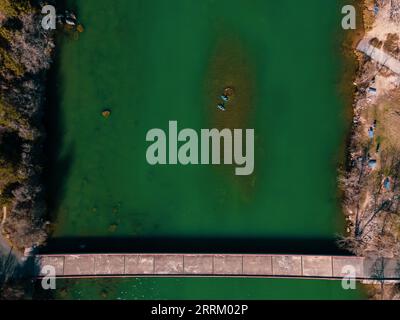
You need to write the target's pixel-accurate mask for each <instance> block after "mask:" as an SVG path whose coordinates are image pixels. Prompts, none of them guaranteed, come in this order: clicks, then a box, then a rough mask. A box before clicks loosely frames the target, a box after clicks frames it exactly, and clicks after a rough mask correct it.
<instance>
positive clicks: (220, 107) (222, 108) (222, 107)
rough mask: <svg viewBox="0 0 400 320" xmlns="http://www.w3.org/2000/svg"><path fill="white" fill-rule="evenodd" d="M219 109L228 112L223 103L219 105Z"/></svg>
mask: <svg viewBox="0 0 400 320" xmlns="http://www.w3.org/2000/svg"><path fill="white" fill-rule="evenodd" d="M217 108H218V109H219V110H222V111H226V108H225V106H224V105H223V104H222V103H219V104H218V105H217Z"/></svg>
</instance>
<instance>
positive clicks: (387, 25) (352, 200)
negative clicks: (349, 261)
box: [339, 0, 400, 299]
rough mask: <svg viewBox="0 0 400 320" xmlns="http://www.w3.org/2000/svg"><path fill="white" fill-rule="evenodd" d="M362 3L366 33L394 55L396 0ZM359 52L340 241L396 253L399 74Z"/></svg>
mask: <svg viewBox="0 0 400 320" xmlns="http://www.w3.org/2000/svg"><path fill="white" fill-rule="evenodd" d="M365 3H366V7H365V10H364V18H365V19H366V20H365V23H366V26H365V27H366V28H365V29H366V30H367V34H366V37H368V38H370V39H372V41H371V42H370V43H371V44H373V45H374V46H379V47H383V48H384V50H386V51H388V52H390V53H391V54H392V55H396V53H398V47H399V37H398V35H397V34H396V32H393V30H397V26H395V27H393V28H391V27H392V26H393V24H398V23H399V21H400V20H399V14H400V0H391V1H386V2H382V1H377V2H376V4H377V5H378V14H377V15H376V16H374V14H373V12H374V11H373V8H374V1H370V0H366V1H365ZM371 6H372V7H371ZM371 12H372V16H371ZM382 25H383V27H382ZM358 57H359V58H360V59H359V63H360V65H359V73H358V76H357V78H356V81H355V84H356V93H355V102H354V118H353V130H352V133H353V135H352V138H351V143H350V146H349V150H348V153H349V163H348V166H347V169H346V170H344V171H343V172H342V173H341V174H340V178H339V182H340V185H341V187H342V189H343V191H344V199H343V209H344V212H345V214H346V220H347V221H348V228H347V235H346V236H344V237H343V238H342V239H341V240H340V241H339V243H340V244H341V245H342V246H343V247H345V248H347V249H349V250H350V251H352V252H353V253H354V254H356V255H360V256H364V257H374V259H375V258H377V259H383V258H399V257H400V242H399V239H400V76H399V75H397V74H394V73H392V72H391V71H390V70H388V69H387V68H386V67H383V66H381V65H379V64H378V63H376V62H374V61H371V60H370V59H369V58H368V57H365V56H362V55H360V54H358ZM371 88H372V90H371ZM374 89H376V91H374ZM371 131H372V132H373V134H372V135H371ZM374 164H375V166H373V165H374ZM370 289H371V290H370V292H371V294H372V296H373V297H374V298H385V299H388V298H391V299H392V298H397V297H399V296H400V295H399V292H400V291H399V288H398V286H397V285H393V284H391V285H381V286H370Z"/></svg>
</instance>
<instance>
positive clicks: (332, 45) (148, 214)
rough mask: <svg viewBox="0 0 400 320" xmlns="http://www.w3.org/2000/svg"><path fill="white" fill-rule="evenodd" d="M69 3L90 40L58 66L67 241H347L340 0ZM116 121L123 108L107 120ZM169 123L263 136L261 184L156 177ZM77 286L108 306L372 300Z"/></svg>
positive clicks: (259, 285)
mask: <svg viewBox="0 0 400 320" xmlns="http://www.w3.org/2000/svg"><path fill="white" fill-rule="evenodd" d="M69 3H70V5H71V7H72V8H75V9H76V11H77V12H78V14H79V18H80V20H81V21H82V23H83V24H84V26H85V32H84V33H83V34H81V35H80V37H79V40H72V39H68V40H64V41H63V43H62V47H61V53H60V57H59V66H58V67H57V68H58V79H57V83H58V87H57V89H58V104H59V105H57V106H56V108H57V110H58V111H57V110H56V111H54V113H57V112H59V114H57V122H56V124H57V127H56V128H55V129H54V132H53V134H54V137H50V139H53V140H54V143H56V146H55V147H54V150H56V151H57V157H56V159H54V160H55V165H54V166H53V167H52V168H51V170H50V171H51V172H50V173H49V176H51V177H52V178H51V183H50V185H51V192H52V193H53V196H52V199H51V205H50V208H51V210H52V212H51V214H52V215H53V216H55V217H56V219H57V220H56V221H57V223H56V229H55V232H54V235H53V237H54V238H55V239H57V238H60V239H62V238H66V237H68V238H69V237H71V238H74V237H77V238H86V239H87V238H90V237H102V238H106V239H107V238H110V239H111V238H112V239H115V238H117V237H123V238H131V239H132V240H131V241H135V242H137V243H139V244H140V241H141V240H143V239H152V238H155V239H160V245H162V239H171V238H173V239H177V242H179V241H181V242H182V243H185V241H188V240H190V239H197V241H201V239H204V241H207V239H208V240H209V239H219V240H220V241H221V242H223V241H234V240H233V239H239V240H240V239H253V241H254V243H257V242H258V241H259V242H260V243H262V244H263V243H267V242H268V241H278V240H277V239H280V238H282V239H295V241H296V242H297V243H300V244H301V239H304V241H306V240H307V241H308V242H310V239H314V240H313V241H315V245H316V246H317V245H318V241H320V240H324V239H328V240H329V239H332V238H333V237H334V234H335V233H336V232H338V231H340V227H341V216H340V210H339V205H338V200H337V195H336V182H335V179H336V166H337V163H338V161H339V159H340V155H338V153H339V150H340V144H341V143H342V141H343V139H344V131H345V121H344V117H343V113H344V109H345V106H344V104H343V103H342V100H341V98H340V97H339V95H338V86H339V81H340V72H341V57H340V51H339V43H340V34H341V31H340V29H339V28H340V18H341V17H340V5H339V4H340V1H321V0H307V1H302V4H301V5H300V4H299V2H298V1H296V0H284V1H272V0H270V1H267V0H253V1H245V0H229V1H228V0H202V1H194V0H190V1H189V0H174V1H171V0H168V1H167V0H154V1H145V0H143V1H139V0H118V1H106V0H86V1H69ZM225 86H233V87H234V88H235V94H236V95H237V103H238V105H235V108H232V109H233V110H232V109H230V110H229V111H228V112H227V113H226V116H221V113H220V112H219V111H218V110H217V109H216V108H215V105H216V104H217V103H218V96H217V95H216V93H217V92H221V91H222V90H223V89H224V87H225ZM104 109H110V110H111V111H112V112H111V116H110V117H109V118H108V119H104V118H103V117H102V116H101V112H102V110H104ZM223 117H225V118H223ZM169 120H177V121H178V125H179V127H180V129H183V128H185V127H188V128H194V129H196V130H198V129H200V128H212V127H221V126H226V127H228V128H234V127H240V128H254V129H255V132H256V141H255V171H254V173H253V175H252V176H250V177H238V176H234V172H233V168H223V167H221V166H220V167H216V166H186V167H185V166H181V165H178V166H172V165H170V166H150V165H149V164H148V163H147V162H146V157H145V155H146V148H147V147H148V145H149V144H148V143H147V142H146V141H145V136H146V133H147V131H148V130H149V129H152V128H157V127H158V128H162V129H164V130H167V127H168V121H169ZM51 135H52V132H50V136H51ZM199 239H200V240H199ZM225 239H226V240H225ZM300 246H301V245H300ZM210 248H212V246H211V247H210ZM156 249H157V248H155V250H156ZM287 250H288V251H290V248H287ZM193 251H196V248H193ZM210 251H212V250H210ZM63 284H66V285H67V287H68V293H67V295H66V297H70V298H71V297H73V298H78V295H79V298H93V297H101V293H102V290H105V289H104V288H105V287H106V288H108V289H107V290H106V291H107V297H108V298H129V299H131V298H132V299H134V298H161V299H163V298H233V299H235V298H355V297H360V294H359V293H358V292H345V291H343V290H342V289H341V287H340V283H338V282H328V283H325V282H317V281H315V282H304V281H286V280H250V279H248V280H240V279H141V280H138V279H136V280H113V281H109V280H104V281H95V282H89V281H78V282H70V281H69V282H63ZM211 289H212V290H211ZM211 291H212V293H211ZM103 293H104V292H103ZM63 294H65V292H64V291H63ZM63 294H61V293H60V294H59V297H65V296H63Z"/></svg>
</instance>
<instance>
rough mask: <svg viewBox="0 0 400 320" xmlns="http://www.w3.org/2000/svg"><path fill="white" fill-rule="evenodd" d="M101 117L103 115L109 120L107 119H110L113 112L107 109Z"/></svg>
mask: <svg viewBox="0 0 400 320" xmlns="http://www.w3.org/2000/svg"><path fill="white" fill-rule="evenodd" d="M101 115H102V116H103V117H104V118H106V119H107V118H109V117H110V115H111V110H108V109H105V110H103V111H102V113H101Z"/></svg>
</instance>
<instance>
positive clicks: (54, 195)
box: [43, 36, 74, 221]
mask: <svg viewBox="0 0 400 320" xmlns="http://www.w3.org/2000/svg"><path fill="white" fill-rule="evenodd" d="M61 42H62V39H61V36H59V37H57V49H56V50H55V55H54V62H53V64H52V67H51V69H50V71H49V73H48V75H47V83H46V90H47V92H46V97H47V100H46V105H45V116H44V126H45V130H46V140H45V143H44V152H45V155H46V163H45V169H44V170H43V175H44V181H45V186H46V190H47V192H46V202H47V207H48V215H49V218H50V219H51V220H52V221H54V220H55V219H56V212H57V211H58V207H59V204H60V201H61V199H62V198H63V195H64V191H65V190H64V189H65V184H66V179H67V177H68V175H69V171H70V168H71V165H72V162H73V159H74V156H73V155H74V152H73V150H74V149H73V146H70V147H69V148H68V149H67V151H66V152H64V154H63V156H62V157H61V156H60V154H61V150H62V146H63V145H64V142H63V134H64V122H63V119H62V112H61V105H60V98H61V97H60V81H59V78H60V76H59V70H60V69H59V65H60V51H61V50H60V48H59V46H60V44H61Z"/></svg>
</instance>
